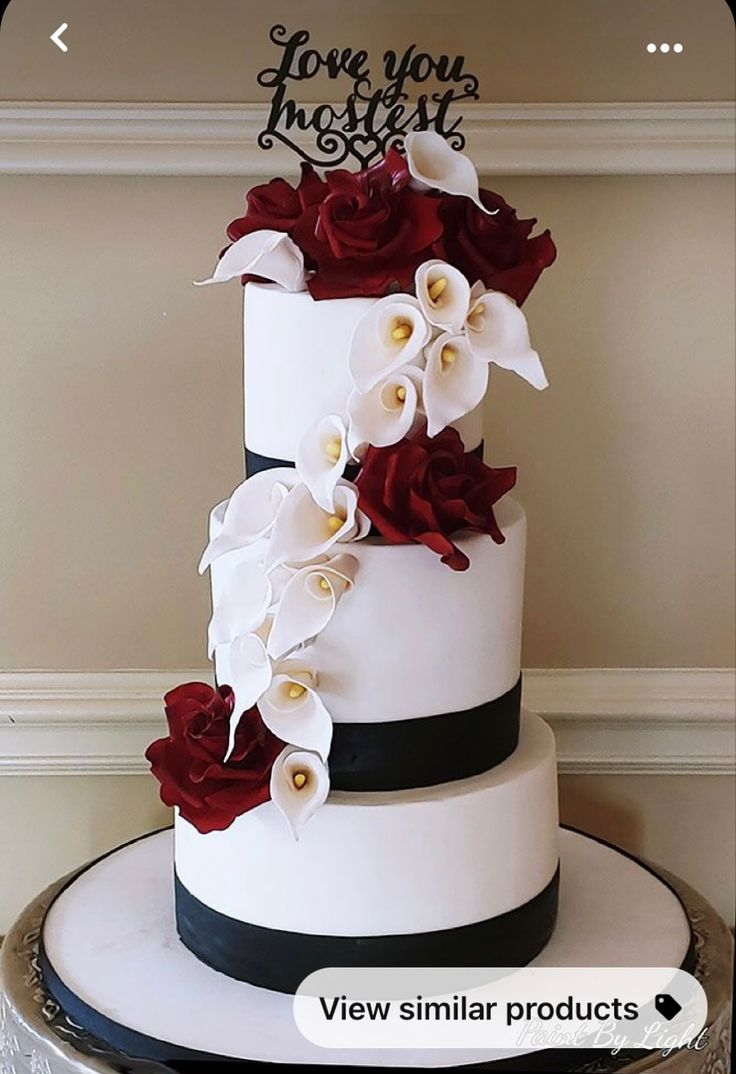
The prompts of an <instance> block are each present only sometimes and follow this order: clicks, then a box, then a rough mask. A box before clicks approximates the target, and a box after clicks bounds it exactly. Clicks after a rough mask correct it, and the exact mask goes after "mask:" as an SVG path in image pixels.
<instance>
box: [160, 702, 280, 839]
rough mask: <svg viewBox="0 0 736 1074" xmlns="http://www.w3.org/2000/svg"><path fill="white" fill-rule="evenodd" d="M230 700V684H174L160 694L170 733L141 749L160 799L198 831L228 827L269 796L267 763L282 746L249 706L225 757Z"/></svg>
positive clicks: (268, 763)
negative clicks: (159, 792)
mask: <svg viewBox="0 0 736 1074" xmlns="http://www.w3.org/2000/svg"><path fill="white" fill-rule="evenodd" d="M233 705H234V695H233V692H232V690H231V689H230V687H229V686H221V687H220V688H219V689H217V690H213V689H212V687H211V686H208V685H207V684H206V683H203V682H190V683H185V684H184V685H183V686H177V687H176V689H174V690H171V691H169V693H168V694H166V696H165V698H164V706H165V709H166V720H167V722H168V725H169V734H168V736H167V737H166V738H160V739H157V741H156V742H153V743H151V745H150V746H149V747H148V749H147V750H146V758H147V759H148V760H149V761H150V763H151V770H152V772H153V774H154V776H155V777H156V779H157V780H158V781H159V783H160V784H161V800H162V801H163V802H164V803H165V804H166V805H168V806H177V807H178V808H179V812H180V813H181V815H182V817H184V819H185V820H188V821H189V822H190V823H191V824H193V825H194V827H195V828H196V829H197V831H198V832H201V833H202V834H203V835H204V834H206V833H207V832H214V831H223V830H224V829H225V828H229V827H230V825H231V824H232V822H233V821H234V820H235V818H236V817H239V816H240V815H241V814H242V813H246V812H247V811H248V810H249V809H253V808H254V807H255V806H257V805H260V804H261V803H262V802H266V801H268V799H269V798H270V796H271V792H270V779H271V768H272V766H273V762H274V761H275V760H276V758H277V757H278V755H279V753H281V751H282V749H283V748H284V743H283V742H282V741H281V739H279V738H277V737H276V736H275V735H273V734H272V733H271V732H270V731H269V730H268V728H267V727H266V726H265V724H264V723H263V721H262V719H261V715H260V713H259V711H258V709H257V708H255V707H254V708H252V709H249V710H248V712H246V713H245V714H244V715H243V716H242V718H241V720H240V723H239V724H238V729H237V731H236V733H235V748H234V749H233V752H232V754H231V756H230V757H229V758H228V761H227V763H225V761H224V758H225V754H226V752H227V745H228V738H229V731H230V716H231V713H232V711H233Z"/></svg>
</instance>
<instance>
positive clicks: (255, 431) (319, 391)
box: [244, 283, 483, 461]
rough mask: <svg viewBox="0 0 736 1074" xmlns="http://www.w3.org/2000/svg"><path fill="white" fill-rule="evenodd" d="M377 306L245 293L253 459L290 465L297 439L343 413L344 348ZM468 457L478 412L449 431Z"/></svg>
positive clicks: (476, 436)
mask: <svg viewBox="0 0 736 1074" xmlns="http://www.w3.org/2000/svg"><path fill="white" fill-rule="evenodd" d="M376 301H378V300H377V299H374V298H334V299H324V300H322V301H320V302H317V301H315V300H314V299H313V298H312V296H311V295H310V294H309V293H308V292H307V291H303V292H299V293H296V294H294V293H290V292H288V291H283V290H281V288H279V287H276V286H274V285H273V284H261V283H249V284H248V286H247V287H246V288H245V301H244V322H245V443H246V445H247V447H248V448H249V449H250V451H254V452H256V453H257V454H259V455H265V456H267V457H268V458H273V459H286V460H289V461H293V460H294V459H295V458H296V448H297V444H298V443H299V441H300V440H301V438H302V436H303V435H304V434H305V433H306V432H307V431H308V430H309V429H310V428H311V427H312V425H314V424H315V422H316V421H318V420H319V419H320V418H324V417H325V415H327V414H339V415H340V416H344V415H345V413H346V403H347V398H348V395H349V394H350V391H351V389H352V382H351V380H350V374H349V372H348V346H349V344H350V339H351V336H352V334H353V329H354V328H355V326H356V324H357V323H358V321H359V320H360V319H361V318H362V317H363V316H364V315H365V313H366V312H367V310H369V309H370V307H371V306H372V305H373V303H374V302H376ZM454 424H455V426H456V428H457V429H458V431H459V432H460V435H461V436H462V438H463V442H464V444H465V447H466V448H467V449H468V450H469V451H470V450H471V449H472V448H474V447H477V445H478V444H479V443H480V441H481V439H482V436H483V432H482V415H481V408H480V407H478V408H476V409H475V410H474V411H472V412H471V413H470V414H468V415H466V416H465V417H464V418H461V419H460V420H459V421H457V422H455V423H454Z"/></svg>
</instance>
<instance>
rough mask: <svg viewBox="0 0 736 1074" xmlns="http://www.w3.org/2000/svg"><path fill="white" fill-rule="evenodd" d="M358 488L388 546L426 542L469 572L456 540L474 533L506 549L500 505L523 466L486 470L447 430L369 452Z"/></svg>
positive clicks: (421, 434) (456, 567)
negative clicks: (498, 512)
mask: <svg viewBox="0 0 736 1074" xmlns="http://www.w3.org/2000/svg"><path fill="white" fill-rule="evenodd" d="M355 483H356V485H357V486H358V506H359V507H360V508H361V510H363V511H365V513H366V515H367V516H368V518H369V519H370V520H371V522H372V523H373V524H374V526H375V527H376V529H377V530H378V531H379V533H381V534H382V536H383V537H385V538H386V540H387V541H389V542H390V543H391V544H411V543H417V544H424V545H426V546H427V548H430V549H431V550H432V551H433V552H436V553H437V554H438V555H439V556H441V557H442V562H443V563H446V564H447V566H448V567H451V568H452V570H454V571H464V570H467V568H468V566H469V563H470V561H469V560H468V557H467V556H466V555H465V553H464V552H462V551H461V550H460V549H459V548H458V547H457V545H455V544H454V543H453V542H452V541H451V540H450V537H451V536H452V534H454V533H457V532H458V531H460V530H469V531H471V532H474V533H487V534H488V535H489V536H490V537H492V538H493V540H494V541H495V542H496V543H497V544H502V543H503V541H504V540H505V537H504V535H503V533H502V532H501V530H500V529H499V527H498V523H497V522H496V518H495V515H494V514H493V505H494V504H495V503H496V502H497V501H498V500H500V498H501V497H502V496H504V495H505V494H506V493H507V492H509V491H510V490H511V489H512V488H513V487H514V485H515V484H516V467H515V466H505V467H502V468H501V469H497V470H494V469H492V468H491V467H490V466H486V464H485V463H484V462H483V461H482V460H481V459H479V458H478V456H477V455H475V454H474V453H473V452H466V450H465V447H464V445H463V442H462V440H461V439H460V434H459V433H458V432H457V430H456V429H453V428H449V427H448V428H447V429H443V430H442V432H441V433H438V434H437V436H434V437H429V436H427V433H426V431H424V430H422V431H421V432H419V433H417V434H416V435H415V436H414V437H412V438H411V439H410V440H407V439H404V440H399V442H398V443H397V444H392V445H391V447H382V448H377V447H369V448H368V451H367V452H366V456H365V461H364V462H363V466H362V468H361V471H360V473H359V474H358V476H357V477H356V479H355Z"/></svg>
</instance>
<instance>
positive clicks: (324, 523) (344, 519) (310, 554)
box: [264, 478, 370, 570]
mask: <svg viewBox="0 0 736 1074" xmlns="http://www.w3.org/2000/svg"><path fill="white" fill-rule="evenodd" d="M369 530H370V522H369V521H368V519H367V518H366V516H365V515H364V514H363V512H362V511H361V510H360V509H359V508H358V490H357V488H356V487H355V485H353V484H352V483H351V482H350V481H345V480H344V479H343V478H341V479H340V480H339V481H338V483H337V485H336V486H335V491H334V495H333V508H332V510H328V511H325V510H324V508H322V507H320V506H319V504H317V503H315V501H314V499H313V498H312V495H311V493H310V491H309V489H308V488H307V486H306V485H303V484H300V485H297V486H296V487H295V488H293V489H292V490H291V492H290V493H289V494H288V496H286V498H285V499H284V500H283V502H282V504H281V506H280V508H279V513H278V516H277V518H276V522H275V524H274V527H273V531H272V533H271V538H270V541H269V545H268V549H267V551H266V555H265V560H264V566H265V567H266V570H270V569H271V568H272V567H275V566H277V565H278V564H281V563H286V564H290V565H292V566H302V565H304V564H306V563H309V562H310V561H311V560H313V559H315V558H317V557H318V556H322V555H324V554H325V553H326V552H328V551H329V549H330V548H332V546H333V545H334V544H338V543H341V544H342V543H347V542H350V541H359V540H361V539H362V538H363V537H365V536H366V535H367V533H368V531H369Z"/></svg>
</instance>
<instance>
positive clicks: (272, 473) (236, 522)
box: [199, 466, 298, 574]
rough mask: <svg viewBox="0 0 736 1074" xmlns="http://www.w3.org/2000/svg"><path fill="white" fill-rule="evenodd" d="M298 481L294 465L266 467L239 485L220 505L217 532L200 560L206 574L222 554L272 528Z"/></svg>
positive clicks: (265, 534) (217, 510) (255, 538)
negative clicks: (292, 466) (280, 507)
mask: <svg viewBox="0 0 736 1074" xmlns="http://www.w3.org/2000/svg"><path fill="white" fill-rule="evenodd" d="M297 482H298V477H297V475H296V473H295V471H294V470H293V469H292V468H291V467H290V466H279V467H275V468H274V469H272V470H262V471H261V472H260V473H258V474H254V475H253V476H252V477H249V478H246V480H245V481H243V482H242V484H240V485H238V487H237V488H236V489H235V492H233V494H232V496H231V497H230V499H229V500H226V501H225V502H224V503H222V504H218V506H217V508H216V515H215V525H217V524H218V523H219V525H220V528H219V531H218V532H215V533H214V535H213V537H212V539H211V540H210V542H209V544H208V545H207V547H206V548H205V550H204V552H203V554H202V558H201V560H200V562H199V573H200V574H203V573H204V572H205V571H206V570H207V568H208V567H209V566H210V565H211V564H212V563H213V562H214V560H216V559H217V558H218V557H219V556H221V555H223V554H224V553H225V552H232V551H233V550H234V549H236V548H246V547H247V546H248V545H252V544H254V543H255V542H256V541H258V540H260V538H261V537H265V536H267V535H268V533H269V532H270V531H271V528H272V526H273V524H274V521H275V519H276V515H277V513H278V509H279V506H280V505H281V503H282V501H283V500H284V498H285V497H286V495H287V493H288V491H289V489H291V488H293V487H294V485H295V484H296V483H297Z"/></svg>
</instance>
